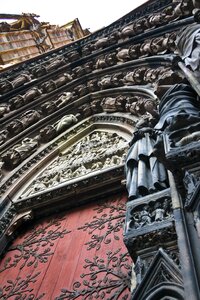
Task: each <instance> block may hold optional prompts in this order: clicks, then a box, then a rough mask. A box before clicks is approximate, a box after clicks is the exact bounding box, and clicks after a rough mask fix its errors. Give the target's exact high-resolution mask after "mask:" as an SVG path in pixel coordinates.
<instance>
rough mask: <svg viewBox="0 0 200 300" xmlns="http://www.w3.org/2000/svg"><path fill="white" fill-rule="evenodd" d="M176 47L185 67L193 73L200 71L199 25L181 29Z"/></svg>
mask: <svg viewBox="0 0 200 300" xmlns="http://www.w3.org/2000/svg"><path fill="white" fill-rule="evenodd" d="M176 46H177V49H178V52H179V55H180V57H181V58H182V59H183V60H184V62H185V65H186V66H188V67H189V68H190V69H191V70H193V71H197V70H198V71H200V58H199V53H200V24H192V25H190V26H187V27H185V28H183V29H182V30H181V31H180V33H179V34H178V35H177V40H176Z"/></svg>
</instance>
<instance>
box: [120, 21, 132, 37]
mask: <svg viewBox="0 0 200 300" xmlns="http://www.w3.org/2000/svg"><path fill="white" fill-rule="evenodd" d="M134 35H135V29H134V23H132V24H129V25H127V26H125V27H124V28H122V30H121V37H122V38H123V39H125V38H129V37H132V36H134Z"/></svg>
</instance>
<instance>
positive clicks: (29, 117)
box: [6, 110, 41, 135]
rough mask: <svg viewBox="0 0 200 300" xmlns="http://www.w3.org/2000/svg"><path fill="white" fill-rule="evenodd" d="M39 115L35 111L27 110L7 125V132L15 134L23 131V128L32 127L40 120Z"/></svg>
mask: <svg viewBox="0 0 200 300" xmlns="http://www.w3.org/2000/svg"><path fill="white" fill-rule="evenodd" d="M40 118H41V115H40V113H39V112H38V111H36V110H28V111H26V112H25V113H24V114H22V115H21V117H20V118H19V119H15V120H13V121H11V122H10V123H9V124H8V125H7V127H6V128H7V130H8V131H9V132H10V134H12V135H13V134H15V133H19V132H21V131H23V130H24V129H25V128H27V127H29V126H31V125H33V124H34V123H35V122H37V121H38V120H40Z"/></svg>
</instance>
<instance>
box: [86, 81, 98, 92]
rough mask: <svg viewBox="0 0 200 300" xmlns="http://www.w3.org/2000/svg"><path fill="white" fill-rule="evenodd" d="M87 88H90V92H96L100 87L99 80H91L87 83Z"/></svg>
mask: <svg viewBox="0 0 200 300" xmlns="http://www.w3.org/2000/svg"><path fill="white" fill-rule="evenodd" d="M87 87H88V90H89V91H90V92H95V91H97V90H98V89H99V86H98V80H97V79H91V80H89V81H88V83H87Z"/></svg>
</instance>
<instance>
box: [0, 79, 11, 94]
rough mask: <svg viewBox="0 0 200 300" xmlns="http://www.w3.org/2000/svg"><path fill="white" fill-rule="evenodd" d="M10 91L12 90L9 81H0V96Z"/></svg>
mask: <svg viewBox="0 0 200 300" xmlns="http://www.w3.org/2000/svg"><path fill="white" fill-rule="evenodd" d="M12 89H13V85H12V83H11V82H10V81H9V80H3V81H0V94H1V95H3V94H5V93H8V92H10V91H11V90H12Z"/></svg>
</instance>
